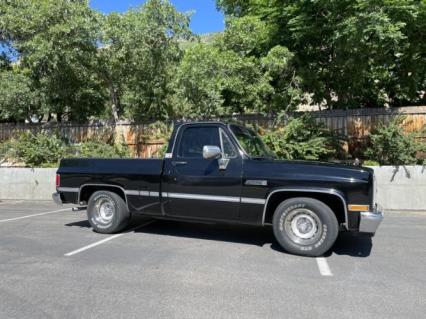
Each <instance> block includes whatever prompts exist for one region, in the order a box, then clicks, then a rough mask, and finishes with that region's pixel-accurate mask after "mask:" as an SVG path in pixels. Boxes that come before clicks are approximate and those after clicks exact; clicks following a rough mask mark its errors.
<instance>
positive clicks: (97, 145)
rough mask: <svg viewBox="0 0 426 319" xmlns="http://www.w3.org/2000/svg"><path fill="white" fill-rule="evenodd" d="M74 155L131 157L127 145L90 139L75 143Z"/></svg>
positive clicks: (86, 156) (85, 156) (83, 156)
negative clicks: (110, 143)
mask: <svg viewBox="0 0 426 319" xmlns="http://www.w3.org/2000/svg"><path fill="white" fill-rule="evenodd" d="M72 151H73V153H74V154H73V156H75V157H82V158H124V157H130V151H129V148H128V146H127V145H125V144H118V145H109V144H106V143H102V142H95V141H89V142H85V143H81V144H78V145H74V146H73V147H72Z"/></svg>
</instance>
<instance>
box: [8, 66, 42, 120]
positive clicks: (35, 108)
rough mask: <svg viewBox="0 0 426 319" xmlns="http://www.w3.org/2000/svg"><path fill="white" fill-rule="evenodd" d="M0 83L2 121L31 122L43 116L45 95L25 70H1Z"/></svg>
mask: <svg viewBox="0 0 426 319" xmlns="http://www.w3.org/2000/svg"><path fill="white" fill-rule="evenodd" d="M0 83H1V85H0V121H10V120H12V121H24V120H27V121H30V122H31V121H32V119H33V118H34V117H36V118H39V117H41V116H42V114H43V112H42V106H43V105H44V104H43V96H41V95H40V94H38V92H37V90H35V89H34V87H33V83H32V81H31V79H30V78H29V77H28V76H27V75H26V74H25V73H24V72H19V71H14V70H9V71H3V72H0Z"/></svg>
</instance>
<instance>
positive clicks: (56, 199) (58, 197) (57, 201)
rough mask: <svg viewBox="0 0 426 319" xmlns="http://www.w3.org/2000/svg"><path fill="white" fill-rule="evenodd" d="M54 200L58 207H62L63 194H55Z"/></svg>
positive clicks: (53, 195)
mask: <svg viewBox="0 0 426 319" xmlns="http://www.w3.org/2000/svg"><path fill="white" fill-rule="evenodd" d="M52 199H53V201H54V202H55V203H56V204H57V205H62V199H61V194H60V193H53V194H52Z"/></svg>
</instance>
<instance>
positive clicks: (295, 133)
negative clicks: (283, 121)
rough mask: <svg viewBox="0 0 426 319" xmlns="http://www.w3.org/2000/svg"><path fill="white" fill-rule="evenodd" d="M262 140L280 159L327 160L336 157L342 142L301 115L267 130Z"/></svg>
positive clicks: (320, 125) (309, 118) (310, 119)
mask: <svg viewBox="0 0 426 319" xmlns="http://www.w3.org/2000/svg"><path fill="white" fill-rule="evenodd" d="M264 141H265V143H266V144H267V145H268V146H269V148H270V149H271V150H272V151H274V153H275V154H276V155H277V156H278V158H281V159H290V160H292V159H299V160H329V159H332V158H336V157H337V156H338V155H339V152H340V149H341V142H342V139H341V138H340V137H339V136H338V135H337V134H335V133H334V132H331V131H330V130H328V129H327V128H326V127H325V125H323V124H322V123H317V122H316V121H315V119H314V118H312V117H311V116H309V115H303V116H301V117H297V118H291V119H290V120H289V121H288V123H287V125H285V126H280V127H275V128H274V129H272V130H268V131H267V132H266V134H265V135H264Z"/></svg>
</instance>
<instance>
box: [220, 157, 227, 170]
mask: <svg viewBox="0 0 426 319" xmlns="http://www.w3.org/2000/svg"><path fill="white" fill-rule="evenodd" d="M217 161H218V163H219V169H220V170H221V171H224V170H226V167H227V166H228V164H229V158H219V159H218V160H217Z"/></svg>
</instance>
